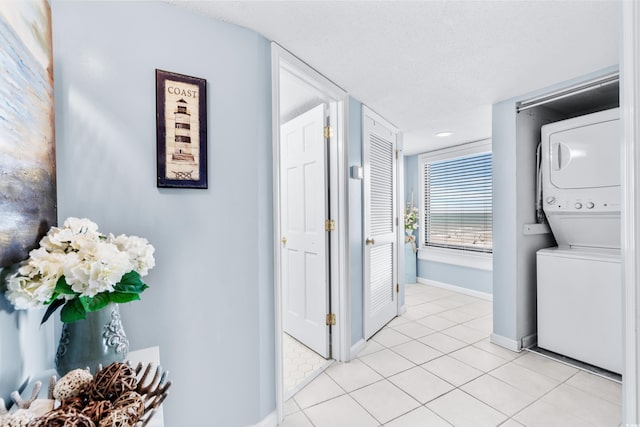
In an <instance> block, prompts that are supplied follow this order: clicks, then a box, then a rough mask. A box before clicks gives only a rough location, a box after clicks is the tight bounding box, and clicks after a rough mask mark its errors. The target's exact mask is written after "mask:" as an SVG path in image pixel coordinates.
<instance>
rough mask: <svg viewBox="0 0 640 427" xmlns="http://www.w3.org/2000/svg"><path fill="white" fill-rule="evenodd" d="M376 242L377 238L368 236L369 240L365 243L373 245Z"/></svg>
mask: <svg viewBox="0 0 640 427" xmlns="http://www.w3.org/2000/svg"><path fill="white" fill-rule="evenodd" d="M375 242H376V241H375V240H373V239H372V238H370V237H369V238H367V240H365V243H366V244H367V245H373V244H374V243H375Z"/></svg>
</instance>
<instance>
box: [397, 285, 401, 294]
mask: <svg viewBox="0 0 640 427" xmlns="http://www.w3.org/2000/svg"><path fill="white" fill-rule="evenodd" d="M399 293H400V283H396V294H399Z"/></svg>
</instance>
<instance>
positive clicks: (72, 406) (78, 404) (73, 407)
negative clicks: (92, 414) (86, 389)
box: [58, 396, 87, 412]
mask: <svg viewBox="0 0 640 427" xmlns="http://www.w3.org/2000/svg"><path fill="white" fill-rule="evenodd" d="M86 404H87V399H86V398H85V397H84V396H74V397H70V398H68V399H66V400H63V401H61V402H60V407H59V408H58V409H60V410H61V411H63V412H72V411H76V412H80V411H82V408H84V407H85V406H86Z"/></svg>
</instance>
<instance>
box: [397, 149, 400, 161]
mask: <svg viewBox="0 0 640 427" xmlns="http://www.w3.org/2000/svg"><path fill="white" fill-rule="evenodd" d="M399 158H400V150H396V160H397V159H399Z"/></svg>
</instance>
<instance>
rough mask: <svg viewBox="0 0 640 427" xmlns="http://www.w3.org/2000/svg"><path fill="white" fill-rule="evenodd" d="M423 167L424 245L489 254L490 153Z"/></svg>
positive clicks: (490, 242)
mask: <svg viewBox="0 0 640 427" xmlns="http://www.w3.org/2000/svg"><path fill="white" fill-rule="evenodd" d="M423 168H424V175H423V176H424V203H425V204H424V220H425V221H424V224H426V227H425V229H424V246H431V247H441V248H452V249H462V250H468V251H477V252H492V228H493V224H492V180H491V153H490V152H489V153H480V154H473V155H468V156H463V157H456V158H449V159H445V160H437V161H426V162H424V163H423Z"/></svg>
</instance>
